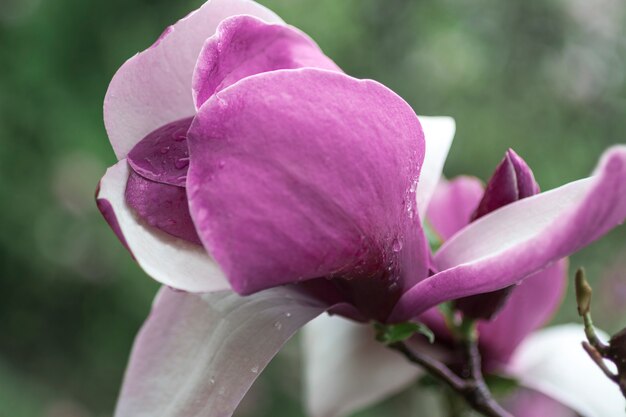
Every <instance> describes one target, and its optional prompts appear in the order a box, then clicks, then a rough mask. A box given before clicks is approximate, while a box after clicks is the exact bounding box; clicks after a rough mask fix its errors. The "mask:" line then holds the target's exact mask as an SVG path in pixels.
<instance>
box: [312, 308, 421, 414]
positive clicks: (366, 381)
mask: <svg viewBox="0 0 626 417" xmlns="http://www.w3.org/2000/svg"><path fill="white" fill-rule="evenodd" d="M303 343H304V352H305V356H304V358H305V372H306V374H305V378H306V379H305V384H306V386H305V389H306V401H307V408H308V411H309V415H310V416H311V417H340V416H345V415H348V414H350V413H352V412H354V411H357V410H359V409H361V408H364V407H367V406H369V405H371V404H374V403H376V402H378V401H380V400H382V399H384V398H385V397H387V396H389V395H391V394H394V393H396V392H398V391H400V390H402V389H403V388H405V387H406V386H407V385H409V384H410V383H411V382H413V381H414V380H415V379H416V378H417V376H418V375H419V374H420V373H421V370H420V369H419V368H416V367H415V366H412V365H411V364H409V363H408V362H407V361H406V359H404V358H403V357H402V356H401V355H399V354H397V353H396V352H393V351H391V350H390V349H388V348H386V347H384V346H383V345H382V344H381V343H379V342H377V341H376V340H375V339H374V332H373V330H372V327H371V325H366V324H360V323H356V322H352V321H349V320H346V319H343V318H339V317H330V316H326V315H324V316H321V317H318V318H317V319H315V320H314V321H312V322H311V323H309V324H308V325H307V326H305V328H304V338H303Z"/></svg>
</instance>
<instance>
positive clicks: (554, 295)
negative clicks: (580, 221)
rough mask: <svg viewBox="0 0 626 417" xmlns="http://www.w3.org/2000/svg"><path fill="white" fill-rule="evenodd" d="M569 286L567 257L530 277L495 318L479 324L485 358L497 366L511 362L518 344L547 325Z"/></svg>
mask: <svg viewBox="0 0 626 417" xmlns="http://www.w3.org/2000/svg"><path fill="white" fill-rule="evenodd" d="M566 287H567V260H565V259H563V260H561V261H559V262H556V263H555V264H554V265H552V266H550V267H549V268H547V269H545V270H543V271H541V272H537V273H536V274H533V275H531V276H529V277H528V278H526V279H525V280H524V281H523V282H522V283H521V284H520V285H518V286H516V287H515V290H514V291H513V293H512V294H511V296H510V297H509V299H508V300H507V301H506V304H505V306H504V308H502V310H501V311H500V312H499V313H498V315H497V316H496V317H495V319H493V320H491V321H482V322H481V323H480V325H479V331H480V345H481V348H482V350H483V355H484V362H485V363H486V364H488V365H489V366H490V367H496V366H498V365H502V364H504V363H506V362H508V360H509V358H510V356H511V355H512V354H513V351H515V349H516V348H517V346H518V345H519V344H520V343H521V342H522V341H523V340H524V339H525V338H526V337H527V336H528V335H529V334H530V333H531V332H533V331H535V330H537V329H538V328H539V327H541V326H543V325H545V324H546V323H547V322H548V321H549V319H550V318H551V317H552V315H553V314H554V313H555V311H556V310H557V309H558V307H559V305H560V304H561V301H563V296H564V294H565V289H566Z"/></svg>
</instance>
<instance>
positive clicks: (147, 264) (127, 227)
mask: <svg viewBox="0 0 626 417" xmlns="http://www.w3.org/2000/svg"><path fill="white" fill-rule="evenodd" d="M130 170H131V169H130V168H129V166H128V163H127V162H126V160H125V159H123V160H122V161H120V162H118V163H117V164H115V165H114V166H112V167H111V168H109V169H108V170H107V172H106V174H105V175H104V177H103V178H102V180H101V181H100V190H99V192H98V195H97V196H96V198H97V200H98V201H101V203H100V204H103V202H104V204H105V206H106V207H107V210H106V213H103V214H105V216H109V217H108V218H112V217H111V216H114V217H115V219H116V220H117V226H118V227H117V233H119V235H120V236H121V237H123V239H124V240H125V241H126V243H127V245H128V248H129V250H130V251H131V253H132V254H133V256H134V257H135V260H136V261H137V263H138V264H139V265H140V266H141V267H142V268H143V270H144V271H146V273H147V274H148V275H150V276H151V277H152V278H154V279H155V280H157V281H159V282H161V283H163V284H165V285H169V286H171V287H174V288H177V289H180V290H185V291H191V292H210V291H221V290H226V289H230V285H229V284H228V281H226V279H225V277H224V275H223V273H222V271H221V270H220V269H219V267H218V266H217V265H216V264H215V262H213V260H212V259H211V258H210V257H209V255H208V254H207V252H206V251H205V250H204V248H203V247H202V246H199V245H196V244H192V243H189V242H186V241H184V240H182V239H178V238H175V237H172V236H170V235H168V234H166V233H163V232H161V231H160V230H158V229H156V228H154V227H151V226H149V225H147V224H146V223H145V222H143V221H141V220H140V219H138V217H137V216H135V214H134V213H133V210H132V209H131V208H130V207H129V206H128V205H127V204H126V199H125V190H126V183H127V180H128V177H129V173H130ZM113 228H114V231H115V230H116V228H115V227H114V226H113Z"/></svg>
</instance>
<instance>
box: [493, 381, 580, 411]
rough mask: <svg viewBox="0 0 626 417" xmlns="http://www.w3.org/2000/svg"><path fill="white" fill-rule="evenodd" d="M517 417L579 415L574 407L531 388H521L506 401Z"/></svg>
mask: <svg viewBox="0 0 626 417" xmlns="http://www.w3.org/2000/svg"><path fill="white" fill-rule="evenodd" d="M504 406H505V408H506V409H507V410H508V411H509V412H510V413H512V414H513V415H514V416H515V417H578V414H577V413H576V412H575V411H573V410H572V409H570V408H568V407H566V406H564V405H563V404H561V403H560V402H558V401H556V400H554V399H552V398H550V397H548V396H547V395H544V394H542V393H540V392H538V391H534V390H531V389H525V388H522V389H519V390H517V391H516V392H515V393H514V394H513V395H512V397H509V398H507V400H506V401H505V402H504Z"/></svg>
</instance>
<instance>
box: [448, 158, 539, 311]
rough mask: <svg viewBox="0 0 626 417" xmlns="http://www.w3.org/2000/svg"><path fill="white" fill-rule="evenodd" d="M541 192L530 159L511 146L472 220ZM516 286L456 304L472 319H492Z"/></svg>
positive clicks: (458, 308)
mask: <svg viewBox="0 0 626 417" xmlns="http://www.w3.org/2000/svg"><path fill="white" fill-rule="evenodd" d="M537 193H539V185H538V184H537V182H536V181H535V177H534V176H533V172H532V170H531V169H530V167H529V166H528V165H527V164H526V162H525V161H524V160H523V159H522V158H521V157H520V156H519V155H518V154H516V153H515V151H513V150H512V149H509V150H508V151H507V152H506V154H505V155H504V158H503V159H502V161H500V163H499V164H498V166H497V167H496V170H495V171H494V173H493V175H492V176H491V179H490V180H489V183H487V187H486V188H485V193H484V194H483V198H482V200H481V201H480V203H479V204H478V207H477V208H476V210H475V211H474V214H473V215H472V221H473V220H476V219H479V218H480V217H482V216H484V215H486V214H489V213H491V212H492V211H495V210H497V209H499V208H501V207H504V206H506V205H507V204H511V203H514V202H516V201H518V200H521V199H523V198H526V197H530V196H533V195H535V194H537ZM514 289H515V286H514V285H513V286H510V287H506V288H503V289H501V290H497V291H493V292H489V293H484V294H478V295H472V296H470V297H464V298H460V299H458V300H456V301H455V303H454V305H455V308H456V309H457V310H459V311H461V312H462V313H463V315H464V316H466V317H469V318H472V319H483V320H491V319H492V318H494V317H495V315H496V314H497V313H498V312H499V311H500V310H501V309H502V307H504V305H505V304H506V301H507V300H508V298H509V296H510V295H511V293H512V292H513V290H514Z"/></svg>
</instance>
